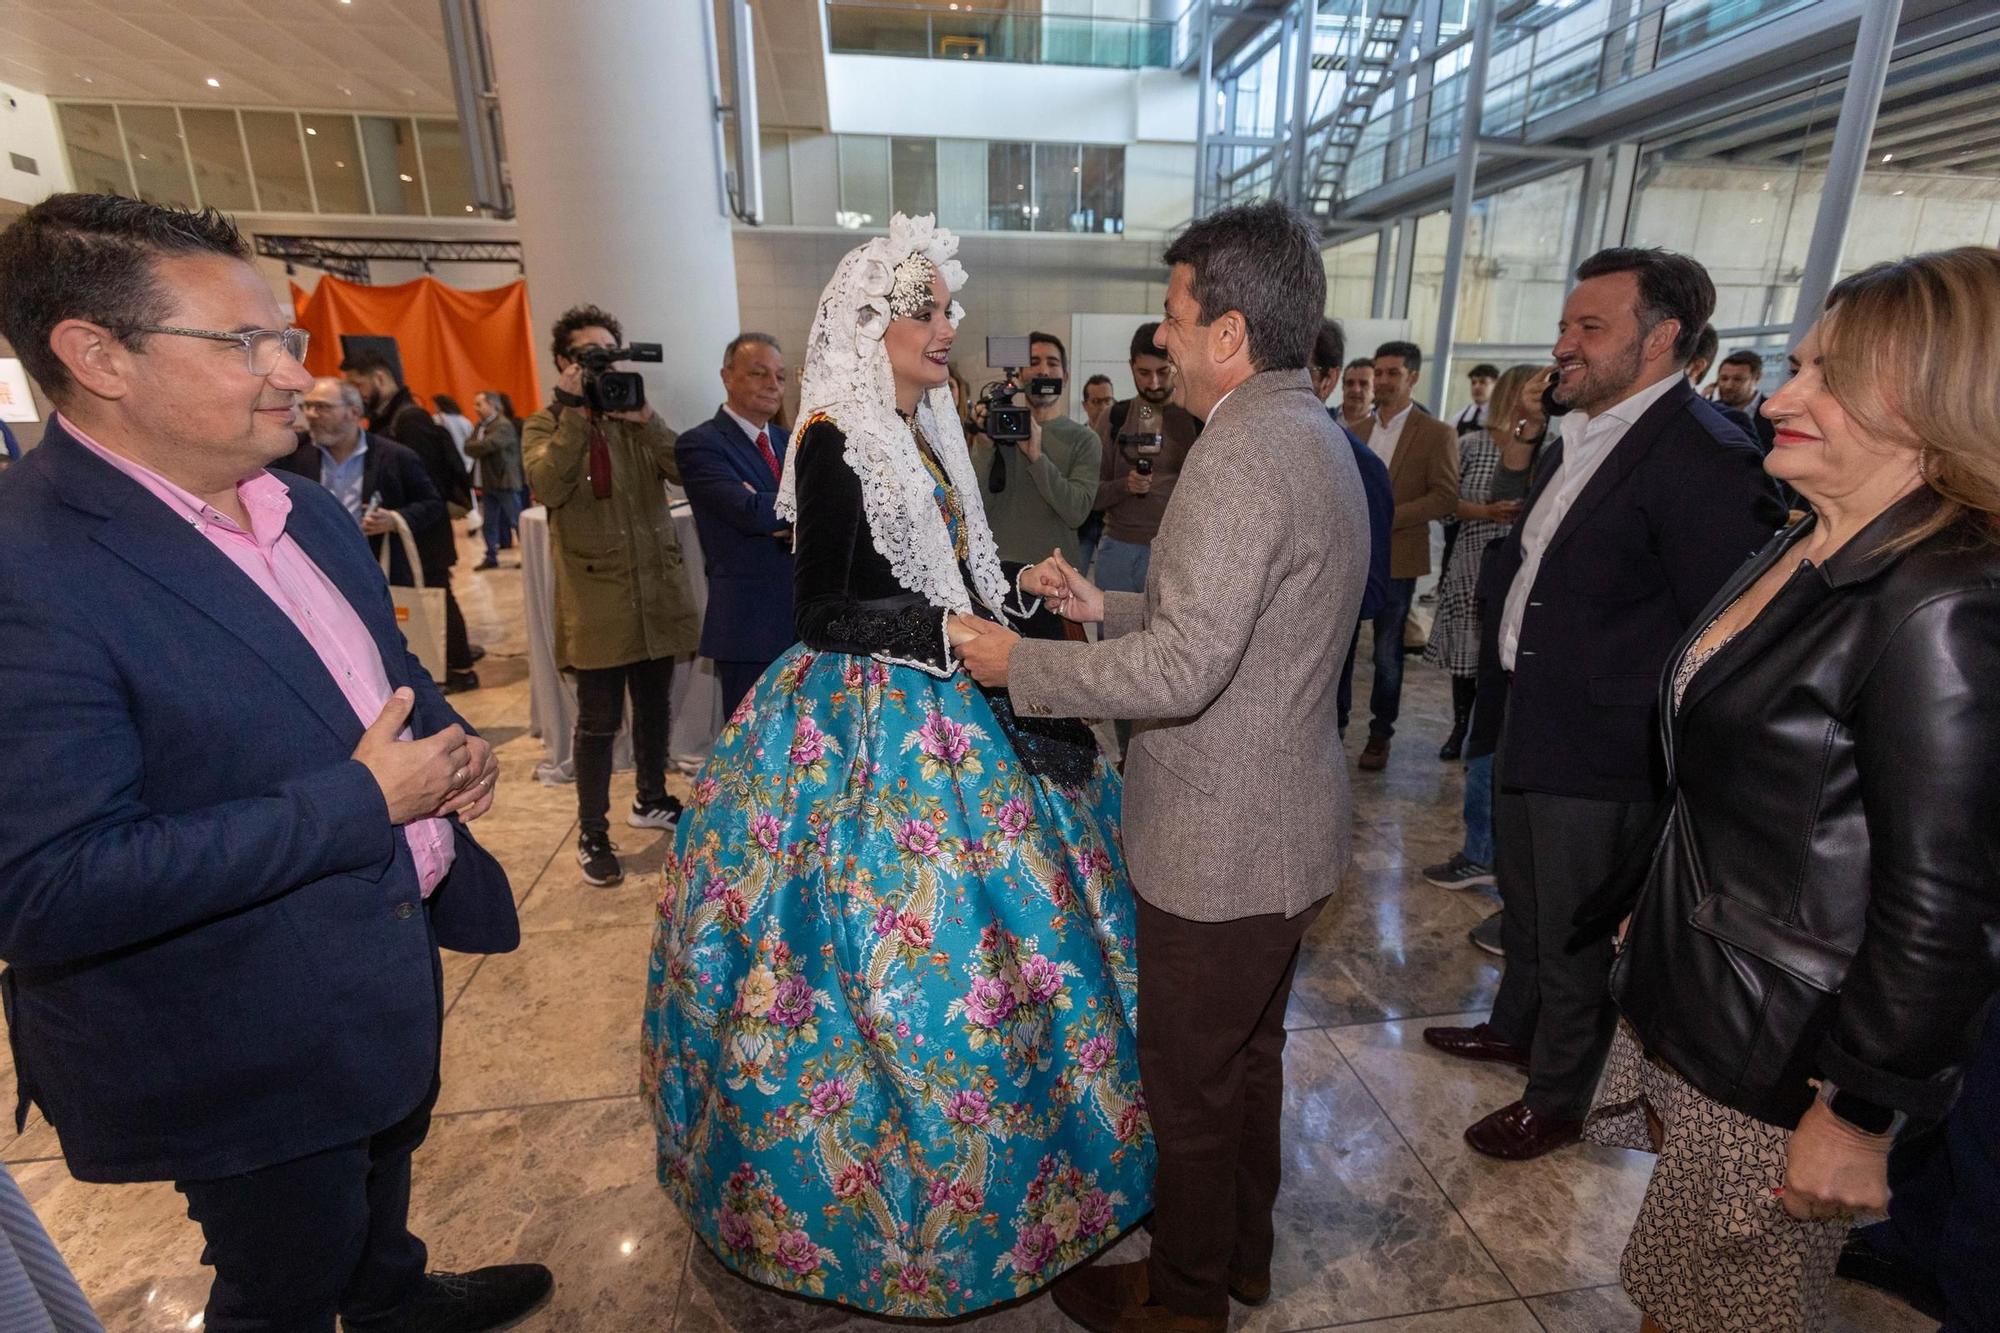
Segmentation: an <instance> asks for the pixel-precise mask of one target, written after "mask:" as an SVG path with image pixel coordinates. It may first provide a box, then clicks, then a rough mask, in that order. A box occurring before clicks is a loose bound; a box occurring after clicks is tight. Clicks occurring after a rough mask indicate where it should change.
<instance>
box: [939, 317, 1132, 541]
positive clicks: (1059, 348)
mask: <svg viewBox="0 0 2000 1333" xmlns="http://www.w3.org/2000/svg"><path fill="white" fill-rule="evenodd" d="M993 341H996V342H997V341H1001V340H999V339H995V340H993ZM1027 350H1028V356H1027V365H1026V367H1025V368H1024V369H1025V371H1026V383H1025V384H1024V385H1020V386H1018V388H1017V384H1016V380H1015V378H1014V375H1013V374H1012V373H1010V374H1009V376H1008V378H1007V379H1005V380H1003V381H1001V382H1000V383H999V384H997V385H994V386H992V387H991V388H990V389H989V390H988V391H987V392H986V393H984V394H982V395H981V396H980V398H979V401H977V402H975V403H974V404H973V405H972V419H973V422H974V424H975V426H977V427H978V430H979V433H978V434H977V435H975V436H973V437H972V442H971V448H972V471H973V475H974V476H976V477H978V478H979V489H980V494H981V498H982V499H983V500H984V501H985V504H986V521H987V522H988V523H989V524H991V525H992V528H993V540H994V542H995V544H996V545H998V547H999V549H1000V558H1001V559H1002V560H1018V561H1020V562H1021V563H1022V564H1026V565H1032V564H1036V563H1038V562H1039V561H1042V560H1046V559H1047V558H1048V555H1049V552H1051V551H1054V550H1058V549H1060V550H1061V551H1062V553H1063V558H1064V559H1066V560H1069V561H1071V562H1075V561H1077V560H1080V559H1082V557H1083V544H1082V542H1081V541H1080V540H1079V539H1078V537H1077V527H1078V526H1079V525H1080V524H1081V523H1082V522H1083V521H1084V520H1085V519H1087V518H1089V517H1090V510H1091V506H1092V505H1093V504H1094V503H1096V500H1097V478H1098V464H1099V461H1100V458H1099V455H1100V453H1101V450H1102V446H1101V445H1100V444H1099V443H1098V439H1097V435H1096V433H1095V432H1094V431H1092V430H1091V429H1090V427H1088V426H1084V425H1080V424H1078V423H1077V422H1075V421H1072V420H1070V419H1069V418H1068V417H1066V416H1064V415H1063V410H1062V403H1063V392H1064V390H1065V389H1066V388H1067V386H1068V382H1069V364H1068V363H1069V352H1068V350H1067V349H1066V348H1064V346H1063V344H1062V339H1060V338H1058V337H1056V336H1055V335H1054V334H1053V333H1030V334H1029V335H1028V349H1027ZM1023 394H1025V396H1026V398H1027V402H1028V408H1027V409H1026V411H1025V412H1023V410H1022V409H1020V408H1015V409H1013V411H1012V412H1011V413H1006V412H1002V413H998V414H996V413H995V412H994V411H993V408H994V407H996V406H1004V405H1006V404H1010V403H1012V402H1013V401H1014V400H1015V399H1016V398H1019V397H1021V396H1023ZM1007 418H1012V419H1011V420H1008V419H1007ZM1020 418H1025V419H1020ZM1017 432H1025V436H1024V437H1021V438H1014V437H1015V436H1016V435H1017Z"/></svg>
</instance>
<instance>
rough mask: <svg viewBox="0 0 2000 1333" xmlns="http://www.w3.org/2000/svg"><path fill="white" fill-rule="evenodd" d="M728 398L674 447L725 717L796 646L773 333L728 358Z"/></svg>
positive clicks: (744, 343) (739, 345) (707, 650)
mask: <svg viewBox="0 0 2000 1333" xmlns="http://www.w3.org/2000/svg"><path fill="white" fill-rule="evenodd" d="M722 388H723V393H724V394H725V395H726V397H725V399H724V401H723V404H722V406H721V407H719V408H717V409H716V412H715V416H714V417H712V418H711V419H709V420H707V421H704V422H702V423H701V425H699V426H696V427H695V428H694V429H693V430H690V431H688V432H687V433H686V434H685V435H682V436H681V437H680V439H679V440H677V441H676V442H675V444H674V453H675V455H676V457H677V458H678V459H679V460H680V465H681V484H682V486H683V487H685V488H686V490H687V497H688V504H689V506H690V507H691V508H692V509H693V510H694V527H695V532H696V533H697V534H698V535H699V536H700V537H701V559H702V567H703V569H705V570H706V571H707V574H708V609H707V611H706V612H704V613H703V616H702V622H701V655H702V656H703V657H706V658H708V659H709V660H710V661H712V662H714V663H715V670H716V673H717V674H718V675H719V676H720V677H721V678H722V708H723V712H724V714H725V715H727V714H733V713H734V712H735V711H736V705H738V704H739V703H742V702H743V697H744V696H745V695H747V694H748V693H750V687H751V686H753V685H755V684H756V683H757V678H758V677H759V676H761V675H763V674H764V669H765V668H766V667H768V666H770V665H771V663H773V662H775V661H777V660H778V658H779V656H780V655H782V654H783V653H784V651H785V649H787V648H789V647H791V646H792V643H793V641H794V640H795V639H796V638H797V635H796V634H795V633H794V632H793V629H792V530H791V526H790V525H789V524H787V523H786V522H785V521H784V520H783V519H781V518H779V517H778V511H777V501H778V482H779V479H780V478H782V477H783V476H784V474H785V428H784V427H783V426H780V425H779V424H778V423H777V421H776V420H775V418H776V417H777V415H778V409H779V408H780V407H781V406H783V405H784V401H785V354H784V352H783V351H782V350H781V349H780V348H779V346H778V340H777V339H776V338H773V337H772V336H771V335H770V334H768V333H742V334H738V335H737V336H736V337H735V338H734V339H732V340H731V341H730V344H729V346H728V347H727V348H726V349H724V351H723V353H722Z"/></svg>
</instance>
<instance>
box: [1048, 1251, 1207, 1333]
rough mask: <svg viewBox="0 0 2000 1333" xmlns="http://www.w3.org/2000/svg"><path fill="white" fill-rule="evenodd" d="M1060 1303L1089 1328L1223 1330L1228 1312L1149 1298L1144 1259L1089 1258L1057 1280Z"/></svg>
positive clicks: (1118, 1332) (1108, 1332)
mask: <svg viewBox="0 0 2000 1333" xmlns="http://www.w3.org/2000/svg"><path fill="white" fill-rule="evenodd" d="M1054 1294H1055V1301H1056V1308H1057V1309H1058V1310H1061V1311H1062V1312H1063V1313H1064V1314H1066V1315H1068V1316H1069V1317H1070V1318H1071V1319H1073V1320H1075V1321H1076V1322H1077V1323H1079V1324H1081V1325H1083V1326H1084V1327H1085V1328H1087V1329H1089V1330H1090V1333H1225V1330H1227V1329H1228V1327H1229V1316H1228V1315H1226V1314H1225V1315H1220V1316H1217V1317H1215V1318H1212V1319H1210V1318H1203V1317H1202V1316H1200V1315H1186V1314H1177V1313H1175V1312H1174V1311H1172V1310H1169V1309H1168V1308H1167V1307H1166V1306H1164V1305H1157V1304H1152V1303H1149V1301H1148V1300H1147V1296H1148V1294H1149V1291H1148V1283H1147V1279H1146V1261H1145V1260H1144V1259H1137V1260H1134V1261H1133V1262H1131V1263H1127V1264H1091V1265H1089V1266H1088V1267H1085V1268H1076V1269H1072V1270H1070V1272H1069V1274H1068V1275H1067V1276H1066V1277H1064V1278H1063V1279H1062V1281H1060V1282H1058V1283H1056V1285H1055V1293H1054Z"/></svg>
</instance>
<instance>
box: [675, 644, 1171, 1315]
mask: <svg viewBox="0 0 2000 1333" xmlns="http://www.w3.org/2000/svg"><path fill="white" fill-rule="evenodd" d="M1118 817H1119V787H1118V781H1117V778H1116V777H1115V776H1114V775H1113V774H1112V773H1111V772H1110V770H1109V768H1108V767H1107V766H1105V765H1104V764H1103V762H1102V761H1101V760H1100V761H1099V764H1098V768H1097V771H1096V775H1095V777H1094V778H1093V780H1092V782H1091V783H1090V785H1089V786H1088V788H1086V789H1085V791H1084V792H1083V793H1082V795H1081V797H1080V798H1078V797H1071V796H1069V795H1066V794H1064V793H1063V792H1062V791H1061V790H1060V789H1058V788H1056V787H1055V786H1053V785H1051V784H1048V783H1046V782H1044V781H1042V780H1039V779H1037V778H1036V777H1034V776H1033V775H1032V774H1031V773H1029V772H1028V771H1027V770H1026V769H1025V768H1024V767H1023V765H1022V764H1021V762H1020V759H1019V757H1018V756H1017V755H1016V754H1015V753H1014V751H1013V749H1012V747H1011V745H1010V744H1009V742H1008V740H1007V737H1006V733H1005V731H1004V730H1003V729H1002V728H1001V726H1000V725H999V723H998V721H997V720H996V719H995V717H994V714H993V709H992V706H991V704H990V703H989V702H988V700H987V699H986V696H985V695H983V694H982V693H981V692H980V690H979V689H978V687H977V686H976V685H975V684H973V683H972V682H971V681H970V680H969V679H967V678H966V677H965V676H964V675H963V674H962V673H960V674H957V675H954V676H952V677H949V678H946V679H938V678H935V677H932V676H930V675H927V674H925V673H923V672H921V671H917V670H914V669H911V668H907V667H900V666H891V665H887V664H884V663H882V662H879V661H876V660H874V659H871V658H865V657H858V656H848V655H844V654H817V653H814V652H811V651H809V650H807V649H805V648H803V647H799V648H794V649H793V650H792V651H791V653H789V654H788V655H787V656H786V657H784V658H783V659H781V660H780V661H779V662H778V663H777V664H776V665H775V666H773V667H772V668H771V670H770V671H769V672H768V673H766V675H765V677H764V679H763V681H762V682H760V684H759V686H758V687H757V689H756V690H754V691H753V692H752V693H751V694H750V696H749V697H748V698H747V699H746V700H745V701H744V703H743V705H742V706H741V707H740V708H739V709H738V710H737V712H736V714H735V716H733V717H732V718H731V719H730V720H729V723H728V725H727V726H726V727H725V728H724V730H723V734H722V736H721V738H720V740H719V741H718V742H717V745H716V749H715V752H714V755H713V757H712V758H711V759H710V761H709V763H708V765H707V767H706V768H705V769H704V770H703V773H702V776H701V778H700V779H699V780H698V782H697V783H696V788H695V793H694V799H693V802H692V803H691V805H690V808H689V810H688V812H687V814H686V815H684V816H683V817H682V819H681V823H680V832H679V834H678V837H677V840H676V848H675V854H674V856H673V857H672V859H671V861H670V863H669V865H668V867H667V872H666V883H665V888H664V893H663V896H662V899H661V903H660V910H659V925H658V930H657V932H656V937H655V943H654V949H653V956H652V965H651V972H650V976H649V980H648V996H647V1010H646V1021H645V1040H644V1063H645V1069H644V1084H645V1095H646V1098H647V1101H648V1103H649V1106H650V1109H651V1111H652V1114H653V1117H654V1123H655V1127H656V1129H657V1131H658V1139H659V1155H660V1179H661V1181H662V1182H663V1183H664V1184H665V1185H666V1187H667V1188H668V1189H669V1190H670V1191H671V1192H672V1193H673V1195H674V1197H675V1199H676V1200H677V1201H678V1202H679V1204H680V1205H681V1207H682V1208H683V1210H684V1211H685V1212H686V1213H687V1215H688V1217H689V1219H690V1221H691V1222H692V1224H693V1225H694V1226H695V1228H696V1229H697V1230H698V1231H699V1232H700V1233H701V1235H702V1237H703V1238H704V1240H705V1241H706V1242H707V1243H708V1244H709V1245H710V1247H711V1248H713V1249H714V1251H715V1252H716V1254H717V1255H718V1256H719V1257H720V1258H721V1259H722V1260H723V1262H724V1263H726V1264H728V1265H729V1266H730V1267H731V1268H734V1269H735V1270H736V1271H738V1272H740V1273H742V1274H743V1275H744V1276H746V1277H749V1278H752V1279H753V1280H755V1281H758V1282H763V1283H767V1284H769V1285H771V1286H775V1287H779V1288H782V1289H784V1290H787V1291H793V1292H797V1293H799V1294H802V1295H809V1296H816V1297H823V1298H825V1299H828V1300H833V1301H838V1302H841V1303H844V1304H848V1305H853V1306H857V1307H860V1308H863V1309H867V1310H870V1311H874V1312H877V1313H883V1314H891V1315H898V1316H911V1317H920V1318H939V1317H949V1316H953V1315H959V1314H964V1313H967V1312H970V1311H973V1310H978V1309H981V1308H984V1307H986V1306H989V1305H992V1304H995V1303H997V1302H1000V1301H1005V1300H1011V1299H1014V1298H1015V1297H1016V1296H1020V1295H1025V1294H1027V1293H1029V1292H1032V1291H1034V1290H1036V1289H1038V1288H1040V1287H1041V1286H1043V1285H1045V1284H1047V1283H1048V1282H1050V1281H1052V1280H1053V1279H1054V1278H1055V1277H1057V1276H1058V1275H1060V1274H1061V1273H1062V1272H1064V1271H1066V1270H1067V1269H1069V1268H1071V1267H1073V1266H1075V1265H1076V1264H1078V1263H1081V1262H1083V1261H1084V1260H1086V1259H1088V1258H1089V1257H1090V1256H1091V1255H1092V1254H1094V1253H1096V1252H1097V1250H1099V1249H1100V1248H1102V1247H1103V1246H1104V1245H1106V1244H1109V1243H1110V1242H1111V1241H1112V1240H1114V1239H1116V1237H1117V1236H1118V1235H1119V1233H1120V1232H1121V1231H1123V1230H1124V1229H1125V1228H1127V1227H1129V1226H1131V1225H1132V1224H1133V1223H1135V1222H1136V1221H1137V1220H1138V1218H1139V1217H1140V1216H1141V1215H1143V1214H1144V1213H1145V1212H1146V1210H1147V1209H1148V1208H1149V1207H1150V1206H1151V1205H1150V1199H1151V1182H1152V1174H1153V1144H1152V1134H1151V1127H1150V1124H1149V1122H1148V1120H1147V1117H1146V1111H1145V1104H1144V1100H1143V1098H1142V1096H1141V1094H1140V1090H1139V1075H1138V1056H1137V1046H1136V1040H1135V1036H1134V1024H1135V1019H1136V978H1135V974H1134V971H1133V956H1134V945H1133V931H1134V928H1135V927H1134V922H1135V905H1134V902H1133V898H1132V893H1131V888H1130V885H1129V883H1128V881H1127V879H1126V876H1125V870H1124V861H1123V856H1122V853H1121V851H1120V849H1119V846H1118V842H1117V839H1116V833H1115V831H1116V829H1117V827H1118Z"/></svg>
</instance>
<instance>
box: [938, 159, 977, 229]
mask: <svg viewBox="0 0 2000 1333" xmlns="http://www.w3.org/2000/svg"><path fill="white" fill-rule="evenodd" d="M937 168H938V177H937V179H938V221H939V222H940V223H942V224H943V225H944V226H947V227H950V228H951V229H952V230H953V231H984V230H985V229H986V143H985V141H984V140H981V139H940V140H938V145H937Z"/></svg>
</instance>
